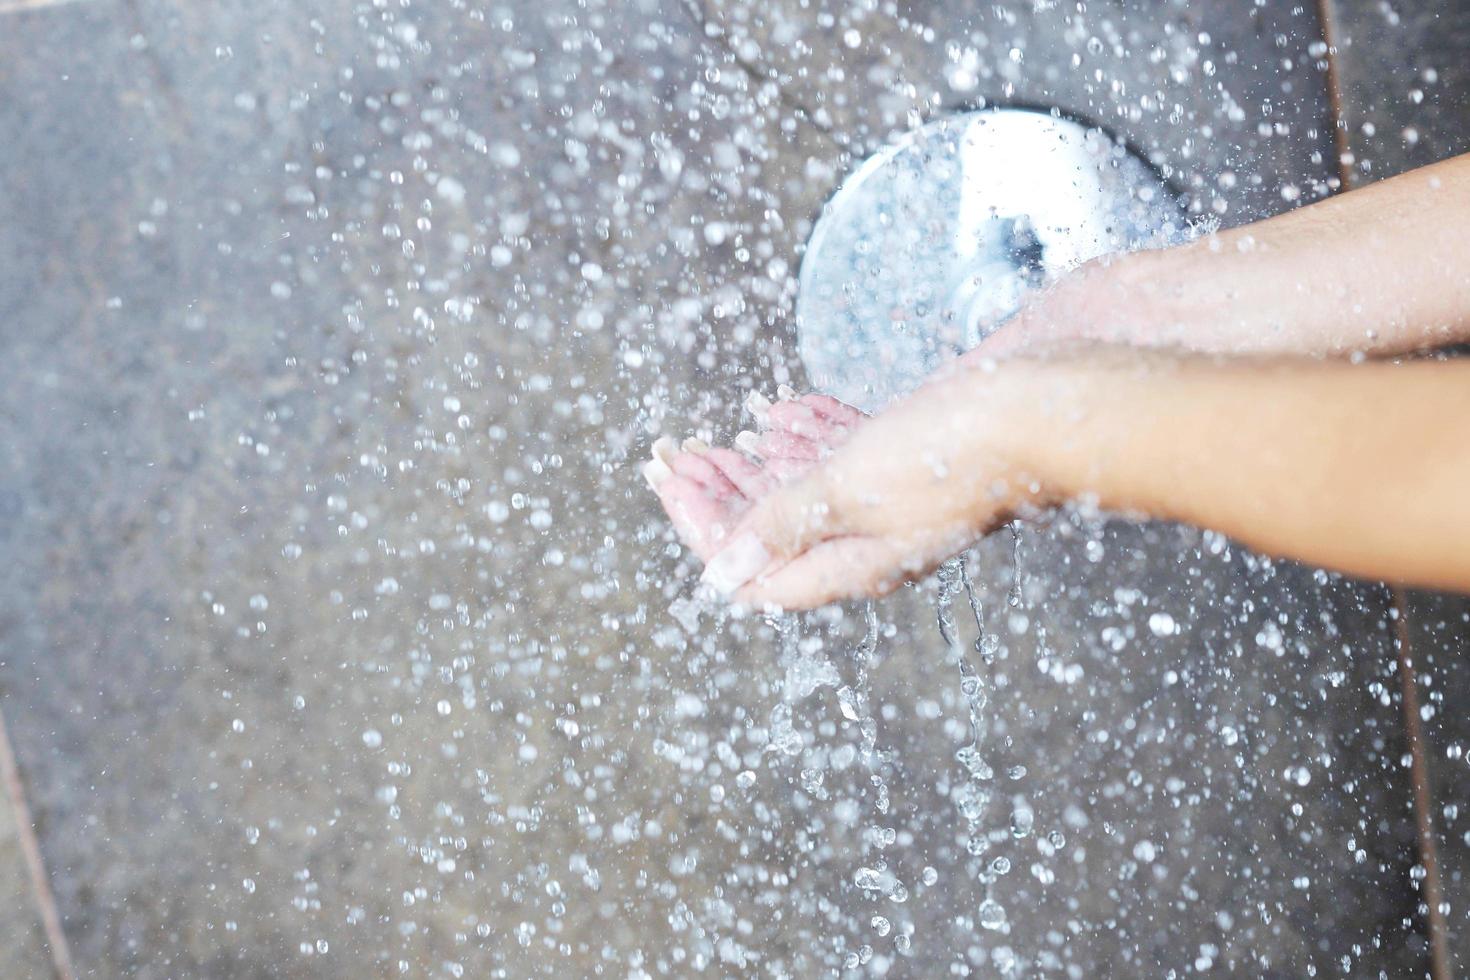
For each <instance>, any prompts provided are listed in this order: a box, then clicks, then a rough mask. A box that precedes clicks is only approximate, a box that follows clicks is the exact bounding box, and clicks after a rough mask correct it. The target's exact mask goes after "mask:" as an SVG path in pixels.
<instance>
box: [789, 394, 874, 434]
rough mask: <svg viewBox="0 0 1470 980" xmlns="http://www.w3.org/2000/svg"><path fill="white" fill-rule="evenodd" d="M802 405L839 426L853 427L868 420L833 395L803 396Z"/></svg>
mask: <svg viewBox="0 0 1470 980" xmlns="http://www.w3.org/2000/svg"><path fill="white" fill-rule="evenodd" d="M801 403H802V404H803V405H805V406H806V407H807V408H810V409H811V410H812V411H814V412H816V413H817V414H818V415H821V416H824V417H825V418H827V419H829V420H830V421H832V422H835V423H836V424H838V425H845V426H849V427H851V426H854V425H857V424H858V423H859V422H861V421H862V420H863V419H865V418H867V416H866V415H864V414H863V413H862V412H860V411H858V410H857V409H855V408H853V407H852V406H851V405H849V404H847V403H846V402H842V401H838V400H837V399H836V398H833V397H832V396H831V395H818V394H811V395H803V396H802V397H801Z"/></svg>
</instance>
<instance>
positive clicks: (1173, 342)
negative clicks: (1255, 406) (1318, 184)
mask: <svg viewBox="0 0 1470 980" xmlns="http://www.w3.org/2000/svg"><path fill="white" fill-rule="evenodd" d="M1077 336H1082V337H1088V338H1091V339H1095V340H1102V341H1105V342H1111V343H1127V344H1134V345H1147V346H1159V347H1175V348H1179V349H1183V350H1195V351H1205V352H1213V353H1285V354H1344V353H1350V352H1355V351H1361V352H1363V353H1367V354H1375V355H1386V354H1396V353H1402V352H1405V351H1411V350H1416V349H1422V348H1428V347H1435V346H1442V345H1445V344H1450V343H1458V342H1462V341H1465V340H1467V339H1470V156H1464V157H1458V158H1456V159H1453V160H1448V161H1446V162H1444V163H1440V164H1436V165H1434V166H1431V167H1425V168H1423V169H1421V170H1416V171H1413V172H1411V173H1407V174H1404V175H1402V176H1399V177H1394V178H1392V179H1389V180H1385V181H1381V182H1379V183H1376V184H1373V185H1371V186H1369V187H1367V188H1364V189H1362V190H1359V191H1354V192H1352V193H1350V194H1343V195H1339V196H1337V197H1333V198H1329V199H1327V200H1324V201H1320V202H1318V203H1315V204H1312V205H1309V206H1307V207H1303V208H1299V209H1297V210H1295V211H1291V212H1288V213H1286V214H1282V215H1279V216H1277V217H1274V218H1270V219H1268V220H1265V221H1260V222H1256V223H1255V224H1251V225H1246V226H1244V227H1240V228H1235V229H1231V230H1229V231H1225V232H1220V233H1218V234H1215V235H1210V236H1206V237H1205V238H1202V239H1200V240H1199V241H1196V242H1193V243H1190V244H1188V245H1184V246H1180V247H1177V248H1171V249H1163V250H1160V251H1155V252H1140V253H1134V254H1132V255H1128V256H1125V257H1121V258H1118V259H1116V260H1112V261H1107V262H1100V263H1095V264H1091V265H1088V266H1086V267H1084V268H1083V269H1081V270H1079V271H1078V272H1077V273H1075V274H1074V275H1073V276H1071V277H1069V278H1067V279H1063V280H1062V281H1061V282H1060V283H1058V284H1057V286H1056V287H1054V288H1053V289H1052V290H1051V291H1050V292H1048V293H1046V294H1043V295H1041V296H1040V297H1038V298H1037V300H1036V302H1035V303H1034V304H1032V306H1031V307H1029V308H1028V309H1026V310H1023V311H1022V313H1021V314H1020V315H1018V317H1017V320H1016V322H1015V324H1014V325H1008V326H1007V327H1005V328H1004V329H1002V330H1001V331H1000V332H999V333H998V334H997V335H996V336H995V337H994V338H993V340H992V341H988V342H987V344H986V345H984V346H983V347H982V349H981V352H980V356H984V354H986V353H1009V352H1012V351H1014V350H1015V349H1017V348H1021V347H1025V346H1030V345H1032V344H1039V345H1041V346H1045V345H1046V344H1047V343H1048V342H1050V341H1054V340H1057V339H1062V340H1065V339H1068V338H1074V337H1077Z"/></svg>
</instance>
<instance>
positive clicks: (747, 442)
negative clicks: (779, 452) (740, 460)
mask: <svg viewBox="0 0 1470 980" xmlns="http://www.w3.org/2000/svg"><path fill="white" fill-rule="evenodd" d="M760 442H761V437H760V436H758V435H756V434H755V433H754V432H751V431H750V430H749V429H747V430H745V431H744V432H742V433H740V434H739V435H738V436H736V437H735V445H736V446H738V447H740V448H741V449H743V450H745V451H746V452H748V453H750V454H751V455H752V456H759V455H760V449H759V447H760Z"/></svg>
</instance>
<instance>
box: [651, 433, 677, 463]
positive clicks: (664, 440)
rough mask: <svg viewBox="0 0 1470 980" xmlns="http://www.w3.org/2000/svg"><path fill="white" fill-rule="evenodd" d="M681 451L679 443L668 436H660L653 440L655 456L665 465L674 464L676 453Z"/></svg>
mask: <svg viewBox="0 0 1470 980" xmlns="http://www.w3.org/2000/svg"><path fill="white" fill-rule="evenodd" d="M678 451H679V444H678V443H677V442H675V441H674V440H673V439H670V438H669V437H668V436H659V437H658V438H657V439H655V440H654V441H653V458H654V459H656V460H658V461H659V462H660V463H663V464H664V465H665V466H668V467H672V466H673V465H674V454H675V453H677V452H678Z"/></svg>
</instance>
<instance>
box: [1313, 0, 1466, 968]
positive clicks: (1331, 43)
mask: <svg viewBox="0 0 1470 980" xmlns="http://www.w3.org/2000/svg"><path fill="white" fill-rule="evenodd" d="M1333 3H1334V0H1317V22H1318V24H1320V25H1321V29H1322V40H1323V42H1324V43H1325V44H1326V45H1327V57H1326V61H1327V79H1326V81H1327V102H1328V107H1329V111H1330V112H1331V122H1332V145H1333V149H1334V151H1335V152H1336V153H1337V179H1338V183H1339V184H1340V185H1341V190H1342V191H1350V190H1352V189H1353V167H1352V163H1353V154H1352V144H1351V142H1350V138H1349V134H1348V126H1347V115H1346V113H1345V112H1344V111H1343V95H1342V79H1341V77H1340V75H1339V74H1338V70H1337V37H1336V30H1335V21H1334V19H1333ZM1387 588H1388V593H1389V599H1390V601H1391V603H1392V609H1391V613H1392V619H1393V624H1392V626H1391V629H1392V631H1393V644H1394V651H1395V653H1396V655H1397V659H1398V669H1399V684H1400V689H1401V692H1402V699H1401V705H1402V712H1403V727H1404V738H1405V739H1406V740H1407V741H1408V743H1409V781H1410V783H1411V785H1412V789H1413V794H1414V825H1415V830H1416V834H1417V838H1418V840H1417V842H1416V843H1417V845H1418V851H1419V861H1420V863H1421V864H1422V865H1423V866H1424V890H1423V897H1424V904H1425V906H1426V907H1427V909H1428V912H1427V915H1426V921H1425V926H1426V928H1427V930H1428V932H1429V974H1430V976H1431V977H1432V978H1433V980H1450V977H1451V974H1450V967H1449V937H1448V931H1447V929H1446V926H1445V919H1444V912H1443V909H1442V907H1443V904H1444V892H1443V887H1442V884H1441V881H1440V873H1439V872H1440V868H1439V846H1438V844H1437V842H1436V841H1435V835H1434V814H1433V813H1432V812H1431V807H1432V806H1433V802H1432V797H1431V793H1430V786H1429V759H1428V756H1427V753H1426V752H1425V749H1424V737H1423V731H1422V729H1421V727H1420V723H1419V679H1418V677H1417V675H1416V672H1415V670H1414V653H1413V648H1412V645H1411V643H1410V638H1409V599H1408V595H1407V593H1406V592H1405V591H1404V588H1403V586H1400V585H1392V584H1388V585H1387Z"/></svg>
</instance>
